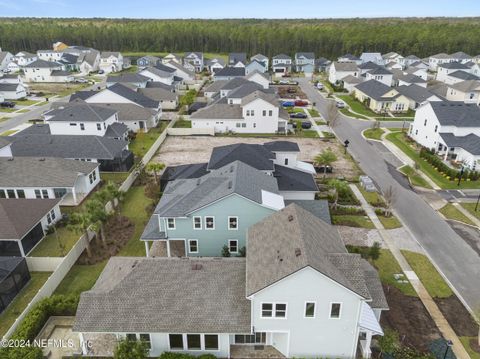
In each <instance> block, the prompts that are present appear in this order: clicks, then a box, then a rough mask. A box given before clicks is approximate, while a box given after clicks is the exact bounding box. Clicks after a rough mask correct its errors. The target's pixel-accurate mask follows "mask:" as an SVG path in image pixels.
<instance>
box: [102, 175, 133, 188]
mask: <svg viewBox="0 0 480 359" xmlns="http://www.w3.org/2000/svg"><path fill="white" fill-rule="evenodd" d="M127 177H128V172H100V178H101V179H102V180H104V181H105V182H113V183H115V184H116V185H118V186H120V185H121V184H122V183H123V182H124V181H125V180H126V179H127Z"/></svg>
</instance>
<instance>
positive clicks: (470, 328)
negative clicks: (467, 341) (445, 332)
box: [434, 295, 478, 337]
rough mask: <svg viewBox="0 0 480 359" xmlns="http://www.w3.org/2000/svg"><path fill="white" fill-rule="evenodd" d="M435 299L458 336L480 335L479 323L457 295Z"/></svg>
mask: <svg viewBox="0 0 480 359" xmlns="http://www.w3.org/2000/svg"><path fill="white" fill-rule="evenodd" d="M434 300H435V303H437V305H438V307H439V308H440V311H441V312H442V313H443V315H444V316H445V318H447V321H448V322H449V323H450V325H451V326H452V328H453V330H455V333H457V335H458V336H460V337H475V336H477V335H478V325H477V324H476V323H475V321H474V320H473V319H472V316H471V315H470V313H469V312H468V311H467V309H465V307H464V306H463V304H462V302H460V300H458V298H457V296H455V295H452V296H450V297H448V298H434Z"/></svg>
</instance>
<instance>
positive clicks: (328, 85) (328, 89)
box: [320, 80, 335, 93]
mask: <svg viewBox="0 0 480 359" xmlns="http://www.w3.org/2000/svg"><path fill="white" fill-rule="evenodd" d="M320 82H321V83H322V84H323V88H324V90H326V92H328V93H334V92H335V90H334V88H333V87H332V84H331V83H330V82H328V81H327V80H320Z"/></svg>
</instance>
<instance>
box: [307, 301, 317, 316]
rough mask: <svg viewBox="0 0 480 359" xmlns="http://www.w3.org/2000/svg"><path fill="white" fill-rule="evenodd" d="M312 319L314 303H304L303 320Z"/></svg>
mask: <svg viewBox="0 0 480 359" xmlns="http://www.w3.org/2000/svg"><path fill="white" fill-rule="evenodd" d="M314 317H315V302H306V303H305V318H314Z"/></svg>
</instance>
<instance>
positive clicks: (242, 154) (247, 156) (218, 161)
mask: <svg viewBox="0 0 480 359" xmlns="http://www.w3.org/2000/svg"><path fill="white" fill-rule="evenodd" d="M274 158H275V154H274V153H272V152H270V150H269V149H267V148H266V147H264V146H262V145H260V144H247V143H235V144H232V145H225V146H219V147H214V148H213V150H212V154H211V156H210V161H209V162H208V167H207V168H208V169H209V170H212V169H218V168H221V167H223V166H225V165H228V164H229V163H232V162H234V161H242V162H243V163H246V164H247V165H249V166H252V167H253V168H256V169H257V170H261V171H273V170H274V166H273V159H274Z"/></svg>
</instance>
